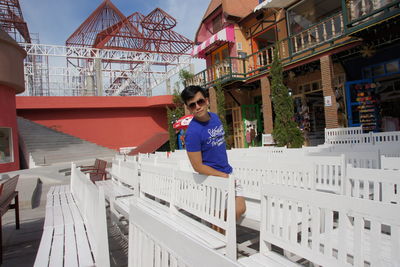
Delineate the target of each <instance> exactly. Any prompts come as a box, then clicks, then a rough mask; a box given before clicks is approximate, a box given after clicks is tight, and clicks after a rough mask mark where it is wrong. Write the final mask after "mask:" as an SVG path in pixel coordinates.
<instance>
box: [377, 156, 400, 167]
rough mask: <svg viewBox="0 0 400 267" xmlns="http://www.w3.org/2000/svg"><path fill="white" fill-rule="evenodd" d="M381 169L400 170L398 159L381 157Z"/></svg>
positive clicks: (399, 160)
mask: <svg viewBox="0 0 400 267" xmlns="http://www.w3.org/2000/svg"><path fill="white" fill-rule="evenodd" d="M399 153H400V152H399ZM381 166H382V169H387V170H400V157H387V156H384V155H382V156H381Z"/></svg>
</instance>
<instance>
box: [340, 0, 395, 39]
mask: <svg viewBox="0 0 400 267" xmlns="http://www.w3.org/2000/svg"><path fill="white" fill-rule="evenodd" d="M345 12H346V16H345V17H346V27H347V29H348V31H349V32H354V31H358V30H360V29H362V28H365V27H368V26H369V25H372V24H375V23H377V22H379V21H381V20H384V19H386V18H390V17H392V16H395V15H398V14H399V13H400V1H399V0H397V1H393V0H347V1H346V9H345Z"/></svg>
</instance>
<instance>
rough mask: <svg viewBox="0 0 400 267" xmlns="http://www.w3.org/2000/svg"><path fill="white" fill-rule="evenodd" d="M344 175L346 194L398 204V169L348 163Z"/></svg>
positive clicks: (399, 200) (399, 176)
mask: <svg viewBox="0 0 400 267" xmlns="http://www.w3.org/2000/svg"><path fill="white" fill-rule="evenodd" d="M346 176H347V179H346V187H347V190H346V195H348V196H351V197H354V198H363V199H369V200H373V201H378V202H386V203H391V204H400V192H399V188H400V172H399V171H398V170H386V169H385V170H383V169H364V168H354V167H352V166H351V165H348V166H347V174H346Z"/></svg>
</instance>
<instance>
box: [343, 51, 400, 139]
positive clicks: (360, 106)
mask: <svg viewBox="0 0 400 267" xmlns="http://www.w3.org/2000/svg"><path fill="white" fill-rule="evenodd" d="M362 76H363V79H361V80H356V81H349V82H347V83H346V95H347V113H348V121H349V126H350V127H352V126H360V125H362V127H363V130H364V131H366V132H369V131H373V132H381V131H382V132H386V131H399V130H400V109H399V106H400V58H397V59H393V60H389V61H385V62H381V63H377V64H372V65H367V66H366V67H364V68H362Z"/></svg>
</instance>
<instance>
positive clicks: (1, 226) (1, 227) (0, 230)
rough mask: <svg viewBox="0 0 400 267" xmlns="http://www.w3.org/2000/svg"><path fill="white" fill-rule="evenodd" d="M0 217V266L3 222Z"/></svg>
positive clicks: (1, 261) (1, 262)
mask: <svg viewBox="0 0 400 267" xmlns="http://www.w3.org/2000/svg"><path fill="white" fill-rule="evenodd" d="M1 218H2V216H1V215H0V264H3V221H2V219H1Z"/></svg>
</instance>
